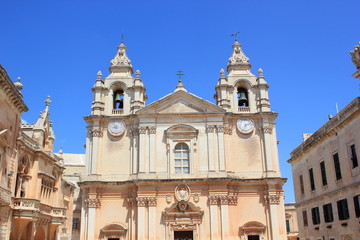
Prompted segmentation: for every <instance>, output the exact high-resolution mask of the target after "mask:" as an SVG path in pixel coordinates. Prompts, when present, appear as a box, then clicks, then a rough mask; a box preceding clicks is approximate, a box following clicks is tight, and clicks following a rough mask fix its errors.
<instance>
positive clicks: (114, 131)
mask: <svg viewBox="0 0 360 240" xmlns="http://www.w3.org/2000/svg"><path fill="white" fill-rule="evenodd" d="M125 128H126V125H125V123H124V122H123V121H120V120H113V121H111V122H109V125H108V131H109V133H110V134H111V135H113V136H120V135H122V134H123V133H124V132H125Z"/></svg>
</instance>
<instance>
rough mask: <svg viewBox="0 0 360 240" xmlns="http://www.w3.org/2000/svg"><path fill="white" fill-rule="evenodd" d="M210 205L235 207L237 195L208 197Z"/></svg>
mask: <svg viewBox="0 0 360 240" xmlns="http://www.w3.org/2000/svg"><path fill="white" fill-rule="evenodd" d="M208 199H209V204H210V205H237V195H209V196H208Z"/></svg>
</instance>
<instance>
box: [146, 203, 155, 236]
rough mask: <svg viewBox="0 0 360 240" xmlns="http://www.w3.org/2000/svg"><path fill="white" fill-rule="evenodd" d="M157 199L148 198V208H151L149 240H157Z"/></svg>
mask: <svg viewBox="0 0 360 240" xmlns="http://www.w3.org/2000/svg"><path fill="white" fill-rule="evenodd" d="M156 200H157V199H156V197H149V198H148V206H149V221H148V223H149V224H148V226H149V240H156V239H157V238H156V226H157V222H156Z"/></svg>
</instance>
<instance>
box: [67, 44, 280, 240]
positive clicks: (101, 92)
mask: <svg viewBox="0 0 360 240" xmlns="http://www.w3.org/2000/svg"><path fill="white" fill-rule="evenodd" d="M232 48H233V52H232V55H231V57H230V59H229V61H228V64H227V75H226V73H225V71H224V70H221V71H220V77H219V80H218V82H217V84H216V86H215V90H216V94H215V99H216V104H213V103H211V102H208V101H206V100H204V99H202V98H200V97H198V96H196V95H194V94H192V93H189V92H187V90H186V88H185V86H184V85H183V83H182V81H181V80H179V83H178V85H177V86H176V89H175V91H174V92H172V93H170V94H168V95H166V96H164V97H163V98H161V99H159V100H157V101H155V102H153V103H151V104H149V105H147V106H146V105H145V101H146V100H147V95H146V91H145V86H144V83H143V81H142V79H141V75H140V71H138V70H137V71H136V72H135V77H133V73H134V72H133V68H132V63H131V61H130V59H129V58H128V56H127V52H126V46H125V45H124V44H123V43H121V44H120V46H119V47H118V50H117V53H116V56H115V57H114V59H113V60H112V61H111V66H110V68H109V70H110V74H109V75H108V76H107V77H105V78H103V76H102V73H101V72H99V73H98V75H97V79H96V81H95V85H94V87H93V88H92V91H93V94H94V99H93V102H92V111H91V114H90V115H89V116H86V117H85V118H84V119H85V121H86V123H87V138H86V156H85V161H86V164H85V166H86V167H85V173H84V174H82V175H81V177H80V181H79V182H78V184H79V186H80V188H81V193H80V195H81V196H79V199H81V221H80V225H81V226H80V228H81V231H80V239H81V240H85V239H88V240H90V239H91V240H92V239H104V240H105V239H107V240H108V239H112V240H115V239H118V240H120V239H196V240H198V239H213V240H215V239H223V240H225V239H241V240H260V239H261V240H285V239H286V238H287V237H286V230H285V212H284V203H283V190H282V186H283V184H284V182H285V179H284V178H282V177H281V174H280V171H279V161H278V153H277V138H276V127H275V118H276V117H277V113H275V112H273V111H271V109H270V102H269V98H268V88H269V85H268V84H267V82H266V81H265V78H264V75H263V71H262V70H261V69H259V71H258V76H255V75H254V74H252V73H251V71H250V69H251V65H250V63H249V58H247V57H246V56H245V54H244V52H243V51H242V47H241V45H240V44H239V43H238V42H237V41H235V43H234V44H233V46H232ZM68 157H70V156H68ZM70 158H71V157H70ZM66 162H68V161H66ZM70 162H71V161H70ZM70 165H71V164H70ZM69 177H73V178H74V177H75V174H74V173H72V174H70V175H69Z"/></svg>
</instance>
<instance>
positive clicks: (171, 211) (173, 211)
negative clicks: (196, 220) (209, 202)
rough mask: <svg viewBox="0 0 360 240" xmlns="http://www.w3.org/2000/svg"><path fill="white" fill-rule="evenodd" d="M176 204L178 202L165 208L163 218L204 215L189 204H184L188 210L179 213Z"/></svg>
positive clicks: (198, 208) (197, 208)
mask: <svg viewBox="0 0 360 240" xmlns="http://www.w3.org/2000/svg"><path fill="white" fill-rule="evenodd" d="M178 203H179V202H176V203H174V204H172V205H171V206H170V207H168V208H165V211H164V212H163V215H164V216H174V215H182V216H184V215H187V216H202V215H203V214H204V212H203V211H201V208H200V207H197V206H195V204H193V203H191V202H186V203H187V204H188V208H187V209H186V210H185V211H181V210H180V209H179V207H178Z"/></svg>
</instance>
